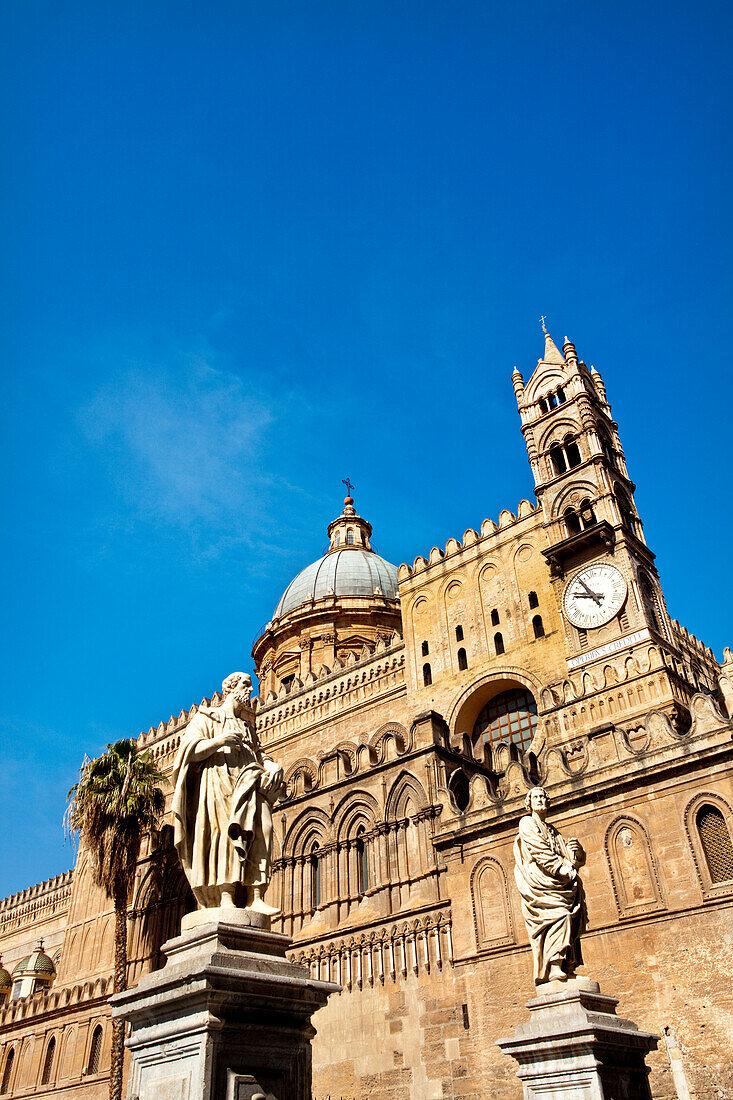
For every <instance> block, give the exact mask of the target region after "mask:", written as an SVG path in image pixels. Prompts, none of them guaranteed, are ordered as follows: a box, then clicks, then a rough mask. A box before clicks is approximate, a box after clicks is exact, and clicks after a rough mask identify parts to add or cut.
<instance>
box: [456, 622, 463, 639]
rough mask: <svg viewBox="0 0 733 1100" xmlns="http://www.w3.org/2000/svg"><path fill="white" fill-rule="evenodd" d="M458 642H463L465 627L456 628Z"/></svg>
mask: <svg viewBox="0 0 733 1100" xmlns="http://www.w3.org/2000/svg"><path fill="white" fill-rule="evenodd" d="M456 641H457V642H462V641H463V627H462V626H457V627H456Z"/></svg>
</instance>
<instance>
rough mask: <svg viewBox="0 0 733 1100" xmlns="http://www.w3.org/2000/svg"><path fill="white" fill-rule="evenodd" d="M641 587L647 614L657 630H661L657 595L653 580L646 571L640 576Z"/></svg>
mask: <svg viewBox="0 0 733 1100" xmlns="http://www.w3.org/2000/svg"><path fill="white" fill-rule="evenodd" d="M639 589H640V591H641V598H642V599H643V601H644V606H645V607H646V610H647V614H648V615H649V619H650V621H651V624H652V626H653V627H654V629H655V630H659V629H660V627H659V616H658V615H657V597H656V594H655V592H654V589H653V587H652V582H651V581H650V580H649V578H648V576H647V575H646V573H641V574H640V576H639Z"/></svg>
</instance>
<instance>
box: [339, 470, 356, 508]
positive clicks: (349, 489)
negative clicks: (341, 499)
mask: <svg viewBox="0 0 733 1100" xmlns="http://www.w3.org/2000/svg"><path fill="white" fill-rule="evenodd" d="M341 480H342V481H343V483H344V485H345V486H346V499H347V500H348V501H350V502H351V503H352V504H353V502H354V501H353V493H352V489H355V488H356V486H355V485H353V484H352V482H351V478H348V477H342V478H341Z"/></svg>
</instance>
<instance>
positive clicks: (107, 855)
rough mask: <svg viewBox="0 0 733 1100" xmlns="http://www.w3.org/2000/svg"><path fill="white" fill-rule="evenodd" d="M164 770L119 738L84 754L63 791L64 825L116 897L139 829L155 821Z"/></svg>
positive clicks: (130, 866)
mask: <svg viewBox="0 0 733 1100" xmlns="http://www.w3.org/2000/svg"><path fill="white" fill-rule="evenodd" d="M162 782H165V776H164V775H163V773H162V772H160V771H158V769H157V768H156V766H155V764H154V762H153V761H152V760H151V757H150V753H149V752H148V751H147V750H145V751H142V752H140V751H139V750H138V747H137V743H136V742H135V741H132V740H130V739H123V740H121V741H117V742H115V743H114V744H110V745H107V750H106V752H103V753H102V754H101V755H100V756H98V757H97V758H96V759H94V760H88V759H86V758H85V761H84V764H83V765H82V769H81V772H80V774H79V780H78V782H77V783H75V784H74V786H73V787H72V788H71V790H70V791H69V804H68V807H67V810H66V814H65V822H66V826H67V829H69V830H70V831H71V832H73V833H77V834H78V835H79V838H80V840H81V843H82V844H83V845H84V847H85V848H86V849H87V850H88V851H89V853H90V856H91V865H92V871H93V877H94V879H95V881H96V882H97V884H98V885H99V886H102V887H103V888H104V889H105V890H106V891H107V893H108V894H109V895H110V896H111V897H113V898H116V899H119V898H122V897H125V898H126V897H127V896H128V894H129V891H130V888H131V886H132V882H133V879H134V875H135V866H136V864H137V859H138V855H139V853H140V843H141V840H142V837H143V835H144V834H145V833H146V832H147V831H148V830H150V829H153V828H155V827H156V826H157V825H158V822H159V819H160V816H161V814H162V813H163V810H164V809H165V795H164V793H163V791H162V789H161V788H160V787H159V786H158V784H159V783H162Z"/></svg>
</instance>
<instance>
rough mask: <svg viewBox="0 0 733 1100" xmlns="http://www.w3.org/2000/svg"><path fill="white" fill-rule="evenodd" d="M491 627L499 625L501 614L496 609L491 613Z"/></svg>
mask: <svg viewBox="0 0 733 1100" xmlns="http://www.w3.org/2000/svg"><path fill="white" fill-rule="evenodd" d="M491 625H492V626H498V625H499V612H498V611H497V610H496V608H495V607H494V608H493V609H492V611H491Z"/></svg>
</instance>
